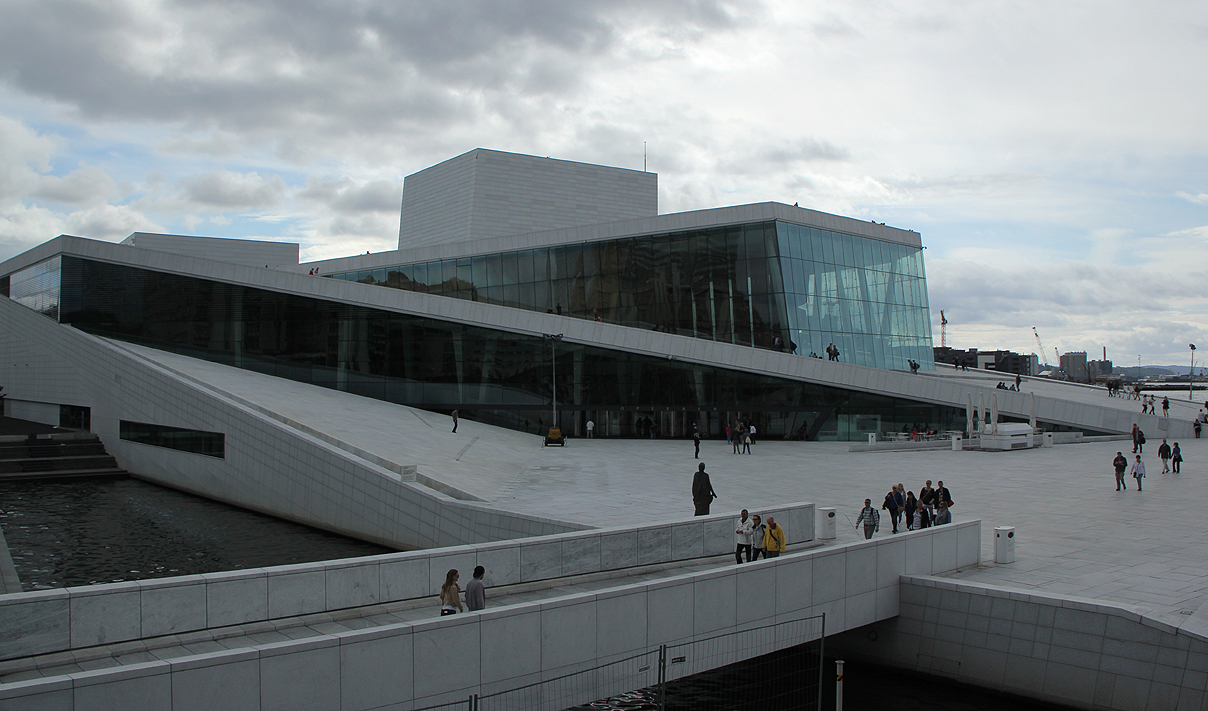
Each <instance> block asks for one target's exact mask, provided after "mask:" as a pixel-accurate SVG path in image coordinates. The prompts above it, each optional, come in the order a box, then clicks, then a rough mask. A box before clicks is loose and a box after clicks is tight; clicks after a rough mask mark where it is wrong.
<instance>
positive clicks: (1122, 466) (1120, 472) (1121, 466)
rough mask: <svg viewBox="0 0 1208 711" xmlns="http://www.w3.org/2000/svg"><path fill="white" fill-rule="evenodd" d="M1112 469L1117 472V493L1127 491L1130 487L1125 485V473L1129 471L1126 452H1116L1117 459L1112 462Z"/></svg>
mask: <svg viewBox="0 0 1208 711" xmlns="http://www.w3.org/2000/svg"><path fill="white" fill-rule="evenodd" d="M1112 467H1113V468H1115V470H1116V491H1120V490H1121V489H1123V490H1125V491H1127V490H1128V486H1127V485H1126V484H1125V483H1124V472H1125V470H1127V469H1128V460H1127V459H1126V458H1125V457H1124V452H1116V458H1115V459H1113V460H1112Z"/></svg>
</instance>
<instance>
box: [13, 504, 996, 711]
mask: <svg viewBox="0 0 1208 711" xmlns="http://www.w3.org/2000/svg"><path fill="white" fill-rule="evenodd" d="M980 549H981V522H980V521H970V522H967V523H961V524H953V525H948V526H939V527H934V528H928V529H924V530H922V531H915V532H911V533H905V534H900V535H898V536H893V537H887V538H879V539H874V540H871V541H861V542H859V543H852V544H847V545H843V546H836V547H832V548H820V549H816V550H811V551H805V552H802V553H797V554H789V555H784V556H781V557H779V558H774V559H772V560H764V561H757V562H755V563H748V564H743V565H735V566H727V567H724V568H719V569H714V570H707V571H699V572H694V573H687V574H684V575H680V576H676V577H672V578H666V579H663V580H658V581H655V582H651V583H637V584H633V585H623V586H620V587H616V588H612V589H609V590H602V591H599V592H594V593H581V594H577V595H569V596H567V597H563V598H559V599H553V600H546V601H543V602H534V603H527V604H519V605H512V606H509V607H503V608H498V609H487V610H485V611H482V612H474V613H467V614H460V615H452V616H449V617H435V618H433V619H431V620H428V621H424V622H418V623H404V624H397V625H389V626H385V627H378V628H371V629H366V630H358V631H353V632H346V633H341V634H334V635H326V636H323V637H316V638H307V639H304V640H298V641H291V642H281V643H277V644H266V645H259V646H257V647H255V648H250V649H241V650H232V651H229V652H218V653H213V654H202V655H197V656H194V657H185V658H181V659H178V660H172V661H161V662H149V663H145V664H136V665H130V666H126V667H120V668H115V669H104V670H97V671H90V672H81V673H78V674H71V675H67V676H64V677H54V678H49V679H42V680H37V681H29V682H18V683H14V684H4V685H0V706H3V707H4V708H5V709H9V710H11V711H27V710H32V709H35V708H38V709H41V708H56V709H64V710H71V709H81V711H83V709H95V708H135V707H137V708H140V709H147V710H148V711H156V710H159V709H172V710H173V711H182V710H185V709H189V710H192V709H219V708H221V709H242V708H260V709H297V708H324V709H327V708H339V709H342V710H343V711H358V710H360V709H373V708H380V707H389V706H390V705H391V704H408V705H410V704H414V705H416V706H423V705H426V704H430V703H436V702H441V701H456V700H462V699H465V698H467V697H468V696H469V695H470V694H489V693H492V692H495V691H500V690H504V689H512V688H516V687H518V686H522V685H524V684H528V683H532V682H535V681H540V680H543V679H549V678H553V677H556V676H560V675H563V674H567V673H570V672H573V671H577V670H580V669H585V668H588V667H591V666H594V665H596V664H599V663H604V662H608V661H611V660H615V659H620V658H623V657H626V656H629V655H631V654H635V653H637V652H641V651H644V650H647V649H650V648H651V647H656V646H657V645H659V644H667V643H676V642H684V641H690V640H695V639H700V638H703V637H708V636H712V635H716V634H720V633H724V632H729V631H736V630H740V629H747V628H752V627H759V626H763V625H768V624H773V623H776V622H783V621H789V620H796V619H800V618H803V617H808V616H811V615H817V614H825V615H826V631H827V633H828V634H833V633H836V632H842V631H844V630H847V629H851V628H854V627H860V626H864V625H868V624H871V623H873V622H875V621H877V620H883V619H887V618H890V617H894V616H896V615H897V614H898V609H899V593H898V589H899V579H900V578H901V576H903V575H909V574H914V575H932V574H935V573H941V572H947V571H950V570H953V569H956V568H958V567H966V566H971V565H976V564H977V562H978V555H979V551H980ZM589 700H591V699H580V701H581V702H582V701H589ZM123 704H124V705H123ZM568 705H570V704H568Z"/></svg>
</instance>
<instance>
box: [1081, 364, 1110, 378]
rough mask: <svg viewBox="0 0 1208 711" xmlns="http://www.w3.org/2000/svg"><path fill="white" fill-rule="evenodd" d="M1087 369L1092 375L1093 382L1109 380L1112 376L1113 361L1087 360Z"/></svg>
mask: <svg viewBox="0 0 1208 711" xmlns="http://www.w3.org/2000/svg"><path fill="white" fill-rule="evenodd" d="M1086 369H1087V372H1088V373H1089V375H1090V379H1091V382H1094V381H1097V380H1108V379H1110V378H1111V377H1112V362H1111V361H1110V360H1090V361H1087V362H1086Z"/></svg>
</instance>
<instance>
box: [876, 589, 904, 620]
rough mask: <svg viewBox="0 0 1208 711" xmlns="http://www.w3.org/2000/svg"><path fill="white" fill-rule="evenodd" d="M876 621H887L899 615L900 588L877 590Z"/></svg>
mask: <svg viewBox="0 0 1208 711" xmlns="http://www.w3.org/2000/svg"><path fill="white" fill-rule="evenodd" d="M876 596H877V602H876V605H877V607H876V619H877V620H878V621H879V620H887V619H889V618H891V617H896V616H897V615H898V611H899V608H898V588H897V587H892V586H891V587H887V588H877V591H876Z"/></svg>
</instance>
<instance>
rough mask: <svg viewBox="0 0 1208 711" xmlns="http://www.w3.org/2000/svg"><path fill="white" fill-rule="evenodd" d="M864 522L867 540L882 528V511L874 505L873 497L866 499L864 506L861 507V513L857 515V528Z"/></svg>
mask: <svg viewBox="0 0 1208 711" xmlns="http://www.w3.org/2000/svg"><path fill="white" fill-rule="evenodd" d="M861 523H863V524H864V538H865V540H867V539H869V538H872V534H874V533H876V532H877V531H879V530H881V512H880V511H877V510H876V509H874V508H873V507H872V499H864V508H862V509H860V515H859V516H857V517H856V528H857V529H859V528H860V524H861Z"/></svg>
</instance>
